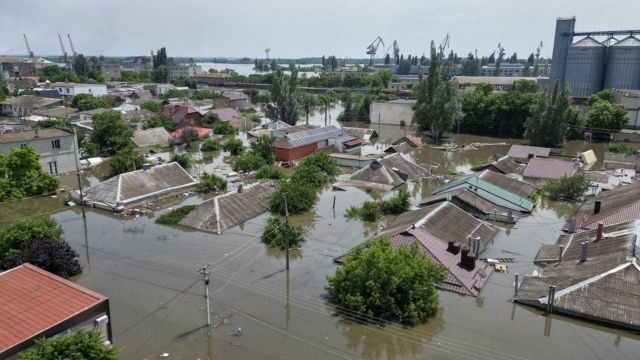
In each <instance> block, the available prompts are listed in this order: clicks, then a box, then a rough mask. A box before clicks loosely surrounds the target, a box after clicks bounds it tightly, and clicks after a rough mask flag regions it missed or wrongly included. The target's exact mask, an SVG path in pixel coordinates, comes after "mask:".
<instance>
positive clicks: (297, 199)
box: [270, 179, 318, 215]
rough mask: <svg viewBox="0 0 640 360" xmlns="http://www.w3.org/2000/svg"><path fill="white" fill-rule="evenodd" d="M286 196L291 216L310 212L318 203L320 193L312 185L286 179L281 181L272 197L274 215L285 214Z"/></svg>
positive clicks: (271, 204) (271, 205) (271, 203)
mask: <svg viewBox="0 0 640 360" xmlns="http://www.w3.org/2000/svg"><path fill="white" fill-rule="evenodd" d="M285 196H286V199H287V209H288V210H289V214H300V213H303V212H305V211H309V210H311V209H312V208H313V207H314V206H315V204H316V202H318V193H317V191H316V188H314V187H313V186H312V185H311V184H306V183H299V182H296V181H293V180H291V179H284V180H280V182H279V183H278V188H277V189H276V191H275V193H274V194H273V196H272V197H271V201H270V209H271V211H272V212H273V213H276V214H280V215H284V214H285V202H284V197H285Z"/></svg>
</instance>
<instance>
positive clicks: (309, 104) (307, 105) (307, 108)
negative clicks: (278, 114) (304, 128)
mask: <svg viewBox="0 0 640 360" xmlns="http://www.w3.org/2000/svg"><path fill="white" fill-rule="evenodd" d="M317 104H318V102H317V99H316V96H315V95H312V94H309V93H307V92H301V93H300V106H301V107H302V111H303V113H304V115H305V117H306V119H307V125H309V114H311V112H312V111H313V109H314V108H315V107H316V105H317Z"/></svg>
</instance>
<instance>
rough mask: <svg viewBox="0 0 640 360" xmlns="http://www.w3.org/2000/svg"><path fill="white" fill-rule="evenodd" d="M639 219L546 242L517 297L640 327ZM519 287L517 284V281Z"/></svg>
mask: <svg viewBox="0 0 640 360" xmlns="http://www.w3.org/2000/svg"><path fill="white" fill-rule="evenodd" d="M638 235H640V223H639V222H638V220H632V221H627V222H624V223H620V224H618V225H611V226H599V227H598V228H597V229H595V230H590V231H584V232H581V233H575V234H564V235H561V236H560V237H559V238H558V241H557V243H556V244H555V245H543V246H542V247H541V248H540V250H539V251H538V254H537V256H536V259H535V263H537V264H540V265H544V266H543V267H542V270H541V271H540V272H539V273H538V274H537V275H533V276H525V277H524V278H523V279H522V283H521V284H519V286H518V287H517V290H516V294H515V298H514V301H516V302H518V303H522V304H527V305H531V306H535V307H539V308H543V309H545V310H546V311H547V312H557V313H561V314H567V315H572V316H576V317H581V318H585V319H588V320H594V321H599V322H604V323H608V324H611V325H616V326H621V327H625V328H630V329H633V330H636V331H638V330H640V306H638V304H640V266H639V265H638V258H637V253H638V249H637V247H638ZM516 285H518V284H516Z"/></svg>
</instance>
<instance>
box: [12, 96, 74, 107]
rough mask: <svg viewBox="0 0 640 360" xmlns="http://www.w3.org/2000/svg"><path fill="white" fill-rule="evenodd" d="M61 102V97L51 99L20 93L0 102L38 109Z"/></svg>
mask: <svg viewBox="0 0 640 360" xmlns="http://www.w3.org/2000/svg"><path fill="white" fill-rule="evenodd" d="M58 103H62V100H61V99H52V98H46V97H40V96H35V95H22V96H16V97H12V98H8V99H6V100H5V101H2V102H0V104H2V105H16V106H29V107H31V108H32V109H38V108H42V107H45V106H49V105H53V104H58Z"/></svg>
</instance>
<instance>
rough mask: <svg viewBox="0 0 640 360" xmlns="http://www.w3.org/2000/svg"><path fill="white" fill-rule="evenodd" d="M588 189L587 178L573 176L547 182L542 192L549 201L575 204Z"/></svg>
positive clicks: (589, 183) (589, 184)
mask: <svg viewBox="0 0 640 360" xmlns="http://www.w3.org/2000/svg"><path fill="white" fill-rule="evenodd" d="M590 187H591V182H590V181H589V180H588V179H587V178H585V177H584V176H582V175H574V176H568V177H567V176H563V177H561V178H560V179H556V180H551V181H549V182H548V183H547V184H546V185H544V191H545V193H546V194H547V196H548V197H549V199H551V200H554V201H568V202H576V201H578V200H580V199H582V197H583V196H584V193H585V192H586V191H587V190H588V189H589V188H590Z"/></svg>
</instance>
